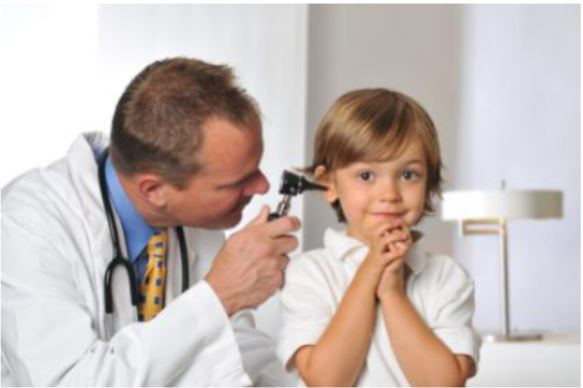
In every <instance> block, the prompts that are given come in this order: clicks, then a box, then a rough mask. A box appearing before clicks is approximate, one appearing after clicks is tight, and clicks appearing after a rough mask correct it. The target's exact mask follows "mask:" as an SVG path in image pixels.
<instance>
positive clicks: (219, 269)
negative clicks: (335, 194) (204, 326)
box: [205, 206, 301, 316]
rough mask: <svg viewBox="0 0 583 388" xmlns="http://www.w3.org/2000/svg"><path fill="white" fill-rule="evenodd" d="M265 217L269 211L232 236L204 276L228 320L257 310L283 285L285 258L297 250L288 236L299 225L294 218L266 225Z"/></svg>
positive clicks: (286, 262) (295, 241) (296, 242)
mask: <svg viewBox="0 0 583 388" xmlns="http://www.w3.org/2000/svg"><path fill="white" fill-rule="evenodd" d="M268 216H269V207H268V206H264V207H263V208H262V209H261V212H260V213H259V215H258V216H257V217H256V218H255V219H254V220H253V221H251V222H250V223H249V224H248V225H247V226H245V227H244V228H243V229H241V230H240V231H238V232H237V233H234V234H233V235H231V236H230V237H229V238H228V239H227V241H226V242H225V245H224V246H223V248H222V249H221V251H220V252H219V254H218V255H217V257H216V258H215V260H214V262H213V265H212V267H211V269H210V271H209V273H208V274H207V275H206V276H205V280H206V282H207V283H208V284H209V285H210V286H211V287H212V288H213V290H214V291H215V293H216V294H217V296H218V297H219V299H220V300H221V302H222V303H223V306H224V307H225V310H226V312H227V314H228V315H229V316H231V315H232V314H234V313H236V312H237V311H239V310H241V309H244V308H251V307H257V306H259V305H260V304H262V303H263V302H265V301H266V300H267V299H268V298H269V297H270V296H271V295H273V294H274V293H275V292H276V291H277V290H278V289H279V288H280V287H281V286H282V285H283V270H284V269H285V267H286V266H287V264H288V262H289V258H288V256H287V254H288V253H290V252H292V251H293V250H294V249H296V248H297V246H298V239H297V237H295V236H293V235H291V233H292V232H295V231H297V230H298V229H299V228H300V226H301V223H300V220H299V219H298V218H296V217H281V218H278V219H276V220H273V221H271V222H268V221H267V217H268Z"/></svg>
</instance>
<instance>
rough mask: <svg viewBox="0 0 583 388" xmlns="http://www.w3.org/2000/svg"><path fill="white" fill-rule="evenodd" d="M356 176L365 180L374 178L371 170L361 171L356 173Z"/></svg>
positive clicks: (368, 180)
mask: <svg viewBox="0 0 583 388" xmlns="http://www.w3.org/2000/svg"><path fill="white" fill-rule="evenodd" d="M358 178H359V179H360V180H362V181H365V182H370V181H372V180H373V178H374V174H373V173H372V171H361V172H359V173H358Z"/></svg>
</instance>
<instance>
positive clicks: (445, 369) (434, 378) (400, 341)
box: [381, 293, 465, 386]
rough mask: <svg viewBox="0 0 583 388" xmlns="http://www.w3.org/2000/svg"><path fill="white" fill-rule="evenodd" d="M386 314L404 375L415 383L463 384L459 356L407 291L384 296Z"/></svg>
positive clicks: (389, 330) (410, 381)
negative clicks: (423, 317) (448, 345)
mask: <svg viewBox="0 0 583 388" xmlns="http://www.w3.org/2000/svg"><path fill="white" fill-rule="evenodd" d="M381 306H382V310H383V317H384V321H385V325H386V328H387V331H388V335H389V338H390V341H391V346H392V348H393V350H394V352H395V354H396V356H397V360H398V361H399V365H400V366H401V369H402V370H403V372H404V374H405V377H406V378H407V380H408V381H409V383H411V385H413V386H462V385H464V384H465V377H464V375H463V373H462V371H461V370H460V367H459V365H458V362H457V360H456V356H455V355H454V354H453V353H452V352H451V351H450V350H449V348H448V347H447V346H446V345H445V344H444V343H443V342H441V340H440V339H439V338H438V337H436V336H435V334H434V333H433V331H431V329H430V328H429V327H428V326H427V325H426V324H425V322H424V321H423V319H422V318H421V317H420V316H419V314H418V313H417V311H415V309H414V307H413V305H412V304H411V302H410V301H409V299H408V298H407V296H406V295H405V294H404V293H387V294H385V295H383V297H382V298H381Z"/></svg>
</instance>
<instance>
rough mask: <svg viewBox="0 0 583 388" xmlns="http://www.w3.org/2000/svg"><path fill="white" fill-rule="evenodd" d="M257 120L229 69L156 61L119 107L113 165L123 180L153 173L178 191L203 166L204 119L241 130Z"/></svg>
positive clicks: (253, 106) (137, 79)
mask: <svg viewBox="0 0 583 388" xmlns="http://www.w3.org/2000/svg"><path fill="white" fill-rule="evenodd" d="M260 117H261V116H260V111H259V107H258V105H257V103H256V102H255V100H254V99H253V98H252V97H251V96H250V95H249V94H247V92H246V91H245V90H244V89H243V88H241V87H239V86H237V84H236V82H235V76H234V74H233V71H232V69H231V68H230V67H228V66H225V65H215V64H210V63H206V62H203V61H201V60H197V59H191V58H183V57H177V58H169V59H164V60H160V61H156V62H154V63H152V64H150V65H148V66H147V67H146V68H145V69H143V70H142V71H141V72H140V73H139V74H138V75H137V76H136V77H135V78H134V79H133V80H132V81H131V82H130V84H129V85H128V86H127V88H126V89H125V91H124V93H123V94H122V96H121V98H120V99H119V101H118V103H117V107H116V109H115V113H114V116H113V122H112V129H111V145H110V153H111V157H112V161H113V163H114V165H115V167H116V169H117V170H118V171H120V172H121V173H123V174H126V175H132V174H135V173H137V172H146V171H147V172H154V173H157V174H159V175H160V176H162V177H164V179H166V180H167V181H168V182H170V183H171V184H173V185H175V186H176V187H179V188H182V187H184V186H185V185H186V183H187V181H188V180H189V178H191V177H192V176H193V175H195V174H196V173H197V172H198V171H199V170H200V169H201V167H202V163H204V161H201V160H199V154H200V152H199V151H200V148H201V147H202V142H203V130H202V126H203V125H204V124H205V122H206V121H207V120H208V119H215V118H218V119H224V120H227V121H229V122H231V123H232V124H234V125H235V126H237V127H239V128H241V129H245V128H249V127H251V126H253V125H255V124H260Z"/></svg>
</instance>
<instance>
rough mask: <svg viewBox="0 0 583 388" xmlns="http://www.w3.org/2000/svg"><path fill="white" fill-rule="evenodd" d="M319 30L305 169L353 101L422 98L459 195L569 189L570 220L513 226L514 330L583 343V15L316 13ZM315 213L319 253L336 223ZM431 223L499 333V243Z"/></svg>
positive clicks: (311, 241) (477, 10) (436, 245)
mask: <svg viewBox="0 0 583 388" xmlns="http://www.w3.org/2000/svg"><path fill="white" fill-rule="evenodd" d="M309 19H310V21H309V27H310V30H309V55H308V62H309V65H308V70H309V73H308V98H307V101H308V116H307V128H308V129H307V130H308V135H307V137H306V142H307V143H306V145H307V147H308V151H307V153H306V156H307V157H308V158H307V159H306V164H309V163H310V160H311V157H312V149H311V147H312V141H313V135H314V130H315V128H316V126H317V124H318V122H319V120H320V118H321V117H322V116H323V114H324V113H325V111H326V110H327V109H328V107H329V106H330V105H331V103H332V102H333V100H334V99H335V98H336V97H338V96H339V95H340V94H342V93H343V92H345V91H347V90H350V89H354V88H360V87H368V86H384V87H391V88H395V89H398V90H401V91H403V92H405V93H406V94H409V95H411V96H412V97H414V98H415V99H417V100H418V101H419V102H420V103H421V104H422V105H423V106H424V107H425V108H426V109H427V110H428V111H429V113H430V115H431V116H432V117H433V119H434V121H435V123H436V125H437V128H438V132H439V136H440V142H441V146H442V153H443V159H444V162H445V165H446V167H447V170H446V171H445V179H446V185H445V189H446V190H452V189H497V188H498V187H499V183H500V180H501V179H506V182H507V185H508V188H522V189H531V188H532V189H535V188H548V189H559V190H563V191H564V195H565V207H564V213H565V217H564V218H563V219H562V220H552V221H544V222H516V223H512V224H511V225H510V227H509V230H510V243H509V245H510V246H509V255H510V276H511V278H510V284H511V316H512V318H513V325H512V326H513V327H515V328H517V329H519V330H526V329H539V330H547V331H557V332H563V331H579V327H580V263H579V259H580V256H579V254H580V197H581V193H580V132H579V130H580V117H579V115H580V113H579V106H580V99H579V94H580V77H579V69H580V62H579V55H580V51H579V47H580V43H579V23H580V20H579V6H577V5H567V6H530V5H517V6H503V5H502V6H501V5H484V6H473V5H470V6H463V5H366V6H360V5H359V6H356V5H317V6H311V7H310V17H309ZM305 209H306V210H305V221H304V224H305V228H304V241H305V245H304V246H305V248H306V249H310V248H313V247H316V246H320V245H321V244H322V242H321V238H322V233H323V230H324V229H325V228H326V227H327V226H329V225H337V224H336V223H335V219H334V215H333V213H332V211H331V210H329V208H328V207H327V205H326V204H325V203H324V202H323V201H322V200H320V199H318V198H317V197H315V196H312V197H309V198H307V199H306V201H305ZM438 214H439V213H438ZM428 221H429V222H425V223H424V225H422V229H423V230H424V231H425V233H426V237H424V240H425V242H424V244H425V245H426V247H427V248H428V249H430V250H432V251H437V252H442V253H448V254H453V255H454V257H456V258H457V259H459V260H460V261H461V262H462V263H463V264H464V265H465V266H466V267H467V268H468V269H469V271H470V273H471V274H472V276H473V277H474V279H475V281H476V300H477V310H476V316H475V323H476V325H477V327H478V328H480V329H481V330H484V331H487V330H489V329H498V328H499V312H500V310H501V308H500V304H499V296H498V290H499V284H498V280H499V279H498V278H499V276H498V275H499V267H498V260H497V259H498V256H497V255H498V245H497V241H496V240H495V239H494V238H491V237H490V238H488V237H484V238H478V237H475V238H472V239H461V238H460V237H458V235H457V232H456V229H457V228H455V227H454V225H452V224H451V223H443V222H441V221H440V220H439V216H438V217H435V218H433V219H429V220H428Z"/></svg>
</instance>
